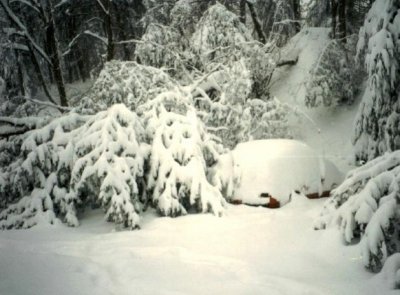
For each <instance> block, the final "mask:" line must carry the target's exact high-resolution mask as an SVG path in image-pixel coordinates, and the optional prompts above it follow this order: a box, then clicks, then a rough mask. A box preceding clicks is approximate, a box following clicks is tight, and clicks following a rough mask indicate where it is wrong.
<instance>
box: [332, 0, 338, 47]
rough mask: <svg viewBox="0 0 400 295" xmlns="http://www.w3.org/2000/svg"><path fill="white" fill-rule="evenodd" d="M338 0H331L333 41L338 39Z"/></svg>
mask: <svg viewBox="0 0 400 295" xmlns="http://www.w3.org/2000/svg"><path fill="white" fill-rule="evenodd" d="M337 1H338V0H331V10H332V11H331V13H332V39H336V16H337V9H338V2H337Z"/></svg>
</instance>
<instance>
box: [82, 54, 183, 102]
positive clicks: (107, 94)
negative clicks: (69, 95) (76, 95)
mask: <svg viewBox="0 0 400 295" xmlns="http://www.w3.org/2000/svg"><path fill="white" fill-rule="evenodd" d="M175 85H176V84H175V82H174V81H173V80H172V79H171V78H170V76H169V75H168V74H166V73H165V72H163V71H162V70H160V69H157V68H153V67H150V66H144V65H140V64H137V63H136V62H121V61H111V62H108V63H106V65H105V67H104V69H103V70H102V71H101V73H100V75H99V77H98V79H97V80H96V82H95V84H94V86H93V88H92V90H91V92H90V93H89V94H88V96H89V98H90V100H91V101H92V102H93V103H92V105H93V104H94V105H96V104H97V105H98V107H97V109H106V108H107V107H110V106H112V105H113V104H117V103H123V104H125V105H126V106H127V107H128V108H129V109H130V110H136V108H137V106H138V105H140V104H142V103H144V102H146V101H148V100H150V99H153V98H154V97H155V96H156V95H158V94H159V93H161V92H163V91H167V90H169V89H172V88H174V87H175ZM99 105H100V106H101V107H99Z"/></svg>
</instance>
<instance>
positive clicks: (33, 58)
mask: <svg viewBox="0 0 400 295" xmlns="http://www.w3.org/2000/svg"><path fill="white" fill-rule="evenodd" d="M27 46H28V48H29V54H30V57H31V61H32V64H33V67H34V69H35V72H36V74H37V75H38V78H39V81H40V83H41V84H42V88H43V91H44V93H45V94H46V96H47V98H48V100H49V101H50V102H52V103H54V104H57V103H56V102H55V101H54V99H53V97H52V96H51V94H50V91H49V89H48V88H47V85H46V81H45V80H44V77H43V73H42V70H41V69H40V64H39V62H38V60H37V58H36V55H35V51H34V49H33V46H32V44H31V43H30V42H29V41H28V42H27Z"/></svg>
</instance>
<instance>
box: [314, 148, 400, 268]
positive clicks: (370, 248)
mask: <svg viewBox="0 0 400 295" xmlns="http://www.w3.org/2000/svg"><path fill="white" fill-rule="evenodd" d="M332 224H337V225H338V226H339V228H340V230H341V232H342V235H343V238H344V240H345V241H346V242H347V243H351V242H353V241H354V240H357V239H358V238H361V251H362V255H363V262H364V265H365V266H366V267H367V268H368V269H371V270H373V271H377V270H380V269H381V268H382V265H383V262H384V261H385V260H386V258H387V257H388V256H390V255H392V254H394V253H396V252H400V151H396V152H393V153H388V154H385V155H383V156H381V157H379V158H376V159H375V160H372V161H370V162H368V163H367V164H365V165H364V166H361V167H359V168H356V169H354V170H353V171H351V172H349V173H348V175H347V177H346V179H345V181H344V182H343V183H342V184H341V185H340V186H339V187H338V188H336V189H335V190H334V191H333V192H332V197H331V199H330V200H328V201H327V202H326V204H325V205H324V209H323V211H322V213H321V216H320V218H319V219H318V220H317V222H316V228H325V227H327V226H329V225H332Z"/></svg>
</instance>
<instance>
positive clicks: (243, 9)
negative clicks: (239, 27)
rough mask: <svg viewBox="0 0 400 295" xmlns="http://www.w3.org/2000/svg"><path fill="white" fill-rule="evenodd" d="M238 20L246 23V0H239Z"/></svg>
mask: <svg viewBox="0 0 400 295" xmlns="http://www.w3.org/2000/svg"><path fill="white" fill-rule="evenodd" d="M240 21H241V22H242V23H243V24H246V0H240Z"/></svg>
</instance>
